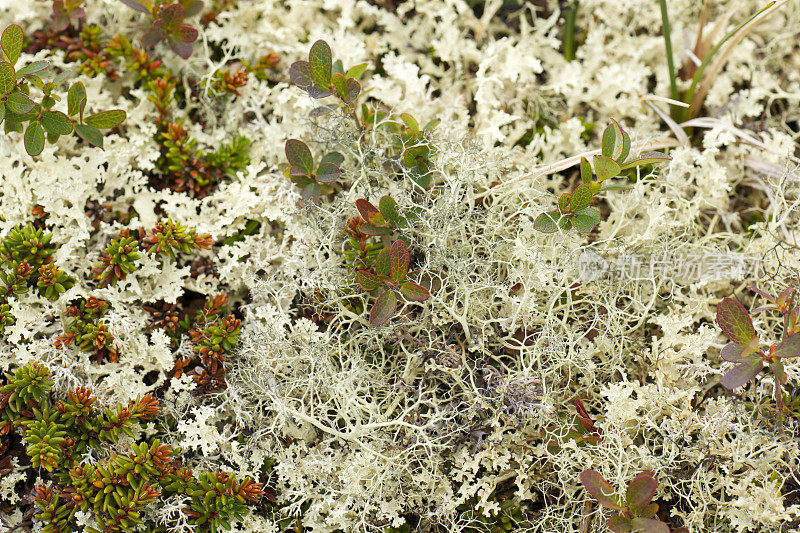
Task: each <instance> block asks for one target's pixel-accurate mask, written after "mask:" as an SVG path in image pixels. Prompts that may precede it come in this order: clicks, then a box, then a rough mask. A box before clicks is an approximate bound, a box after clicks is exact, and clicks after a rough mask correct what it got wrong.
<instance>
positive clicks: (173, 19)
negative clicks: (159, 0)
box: [159, 2, 186, 26]
mask: <svg viewBox="0 0 800 533" xmlns="http://www.w3.org/2000/svg"><path fill="white" fill-rule="evenodd" d="M159 14H160V15H161V18H162V19H163V20H164V22H166V24H167V26H173V25H175V24H180V23H181V22H183V19H185V18H186V10H185V9H183V6H182V5H180V4H179V3H177V2H176V3H174V4H170V5H168V6H166V7H162V8H161V10H160V12H159Z"/></svg>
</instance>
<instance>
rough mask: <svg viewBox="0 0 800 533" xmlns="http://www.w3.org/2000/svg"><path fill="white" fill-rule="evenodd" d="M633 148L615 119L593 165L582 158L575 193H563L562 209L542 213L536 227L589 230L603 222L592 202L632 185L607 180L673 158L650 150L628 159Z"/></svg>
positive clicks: (552, 229)
mask: <svg viewBox="0 0 800 533" xmlns="http://www.w3.org/2000/svg"><path fill="white" fill-rule="evenodd" d="M630 150H631V138H630V136H629V135H628V133H627V132H626V131H625V130H623V129H622V127H621V126H620V125H619V124H618V123H617V121H616V120H614V119H611V124H610V125H609V126H608V127H607V128H606V129H605V131H604V132H603V146H602V150H601V151H602V154H601V155H596V156H594V161H593V163H592V164H589V160H588V159H586V158H585V157H583V158H581V166H580V172H581V181H582V182H583V183H582V184H581V185H579V186H578V187H577V188H576V189H575V190H574V191H573V192H572V193H564V194H562V195H561V196H560V197H559V199H558V210H557V211H550V212H548V213H542V214H540V215H539V216H538V217H537V218H536V220H535V221H534V227H535V228H536V229H537V230H539V231H541V232H544V233H553V232H555V231H557V230H558V228H561V229H563V230H569V229H570V228H573V227H574V228H575V229H576V230H578V231H580V232H582V233H588V232H590V231H591V230H592V228H594V227H595V225H597V224H598V223H599V222H600V211H598V210H597V208H595V207H593V206H592V205H591V204H592V201H593V200H594V197H595V196H596V195H597V194H599V193H601V192H605V191H612V190H622V191H624V190H627V189H631V188H632V187H631V186H630V185H628V184H626V183H616V182H611V181H607V180H609V179H611V178H615V177H617V176H619V175H620V174H622V173H623V172H625V171H627V170H631V169H633V168H635V167H638V166H642V165H650V164H654V163H660V162H665V161H669V160H671V159H672V158H671V157H669V156H668V155H666V154H662V153H661V152H646V153H643V154H641V155H640V156H639V157H638V158H636V159H631V160H628V154H629V153H630Z"/></svg>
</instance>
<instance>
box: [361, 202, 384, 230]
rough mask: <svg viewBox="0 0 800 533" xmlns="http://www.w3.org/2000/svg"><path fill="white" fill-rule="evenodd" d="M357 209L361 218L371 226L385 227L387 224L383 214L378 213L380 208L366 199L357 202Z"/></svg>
mask: <svg viewBox="0 0 800 533" xmlns="http://www.w3.org/2000/svg"><path fill="white" fill-rule="evenodd" d="M356 209H358V212H359V214H360V215H361V218H363V219H364V220H365V221H366V222H368V223H370V224H373V225H375V226H383V225H384V224H385V223H386V219H385V218H384V217H383V215H382V214H381V212H380V211H378V208H377V207H375V206H374V205H372V204H371V203H370V202H369V201H368V200H365V199H364V198H359V199H358V200H356Z"/></svg>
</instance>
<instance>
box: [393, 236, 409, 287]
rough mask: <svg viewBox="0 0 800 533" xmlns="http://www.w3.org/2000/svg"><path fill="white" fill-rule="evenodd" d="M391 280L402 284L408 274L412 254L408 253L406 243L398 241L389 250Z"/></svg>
mask: <svg viewBox="0 0 800 533" xmlns="http://www.w3.org/2000/svg"><path fill="white" fill-rule="evenodd" d="M389 261H390V265H389V278H391V280H392V281H394V282H395V283H400V282H401V281H403V280H404V279H405V278H406V274H408V264H409V263H410V262H411V254H410V253H409V252H408V248H407V247H406V243H404V242H403V241H402V240H400V239H397V240H396V241H394V242H393V243H392V247H391V248H389Z"/></svg>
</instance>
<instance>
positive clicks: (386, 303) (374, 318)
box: [369, 291, 397, 326]
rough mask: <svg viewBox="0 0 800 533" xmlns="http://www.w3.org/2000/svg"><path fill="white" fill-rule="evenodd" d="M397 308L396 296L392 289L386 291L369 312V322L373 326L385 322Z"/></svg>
mask: <svg viewBox="0 0 800 533" xmlns="http://www.w3.org/2000/svg"><path fill="white" fill-rule="evenodd" d="M396 309H397V296H396V295H395V293H394V291H386V292H384V293H383V294H381V295H380V296H379V297H378V299H377V300H375V303H374V304H373V305H372V309H371V310H370V312H369V323H370V324H372V325H373V326H382V325H383V324H385V323H386V322H387V321H388V320H389V319H390V318H392V315H394V312H395V310H396Z"/></svg>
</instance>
